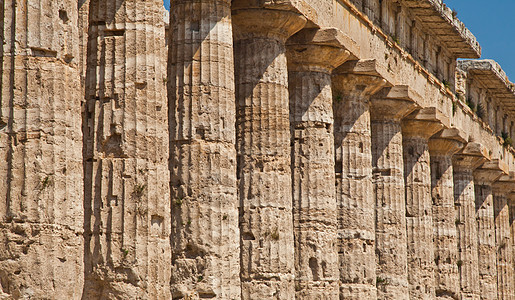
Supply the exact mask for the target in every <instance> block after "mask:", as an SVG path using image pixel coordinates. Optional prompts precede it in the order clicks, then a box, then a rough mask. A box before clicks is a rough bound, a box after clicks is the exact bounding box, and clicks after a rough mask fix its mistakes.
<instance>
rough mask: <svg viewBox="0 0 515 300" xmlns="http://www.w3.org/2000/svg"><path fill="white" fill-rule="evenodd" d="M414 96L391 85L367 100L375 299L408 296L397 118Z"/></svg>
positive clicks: (408, 108)
mask: <svg viewBox="0 0 515 300" xmlns="http://www.w3.org/2000/svg"><path fill="white" fill-rule="evenodd" d="M416 97H418V95H416V93H415V92H414V91H412V90H411V89H410V88H409V87H407V86H394V87H392V88H384V89H383V90H382V91H381V92H379V93H378V94H376V95H375V96H374V97H373V98H372V100H371V108H370V117H371V129H372V172H373V185H374V194H375V196H376V226H375V228H376V250H375V253H376V266H377V270H376V277H377V278H376V286H377V298H378V299H392V300H393V299H395V300H401V299H408V298H409V291H408V270H407V238H406V202H405V198H406V197H405V190H404V187H405V186H404V162H403V153H402V132H401V119H402V118H403V117H404V116H406V115H408V114H409V113H411V112H412V111H413V110H414V109H415V108H416V104H415V101H414V99H415V98H416Z"/></svg>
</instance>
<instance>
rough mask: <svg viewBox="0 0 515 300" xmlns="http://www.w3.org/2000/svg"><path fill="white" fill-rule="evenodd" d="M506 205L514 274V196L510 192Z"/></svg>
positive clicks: (514, 277)
mask: <svg viewBox="0 0 515 300" xmlns="http://www.w3.org/2000/svg"><path fill="white" fill-rule="evenodd" d="M507 197H508V205H509V208H508V210H509V213H510V220H509V221H510V239H511V250H512V256H511V259H512V264H511V265H512V270H514V272H515V194H514V193H513V192H512V193H511V194H509V195H508V196H507ZM513 281H514V284H515V275H513Z"/></svg>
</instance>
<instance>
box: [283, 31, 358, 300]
mask: <svg viewBox="0 0 515 300" xmlns="http://www.w3.org/2000/svg"><path fill="white" fill-rule="evenodd" d="M343 37H344V36H343V34H342V33H341V32H339V31H337V30H334V29H331V28H327V29H320V30H310V29H306V30H303V31H300V32H299V33H297V34H295V35H294V36H293V37H291V38H290V39H289V41H288V43H287V52H286V54H287V59H288V71H289V72H288V79H289V86H288V87H289V94H290V126H291V127H290V128H291V137H292V159H291V160H292V162H291V164H292V184H293V185H292V187H293V190H292V192H293V226H294V229H293V230H294V238H295V295H296V296H295V297H296V299H328V300H329V299H337V298H338V290H339V289H338V282H339V281H338V277H339V274H338V267H337V266H338V250H337V245H336V241H337V225H338V224H337V223H338V220H337V203H336V198H335V185H334V181H335V169H334V135H333V109H332V101H333V93H332V90H331V72H332V70H333V69H334V68H335V67H337V66H338V65H341V64H342V63H343V62H344V61H345V60H346V59H347V58H348V57H349V56H350V52H349V51H348V50H346V49H345V48H343V46H344V45H342V39H343Z"/></svg>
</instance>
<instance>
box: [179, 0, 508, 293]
mask: <svg viewBox="0 0 515 300" xmlns="http://www.w3.org/2000/svg"><path fill="white" fill-rule="evenodd" d="M172 2H173V3H172V11H171V15H172V18H171V21H172V23H171V28H172V30H173V33H172V34H171V39H172V40H171V41H172V42H171V43H170V46H171V52H170V53H171V56H170V58H171V61H170V64H171V68H172V71H171V72H170V78H172V79H174V80H175V81H172V82H171V86H170V89H169V91H170V95H169V96H170V97H169V98H170V103H171V114H170V120H173V121H172V122H171V124H172V125H171V127H170V132H171V137H172V138H171V149H172V150H171V151H172V153H174V151H177V153H183V154H181V155H178V154H177V155H172V157H175V158H173V159H172V170H171V171H172V177H174V176H176V179H175V180H174V179H172V193H173V194H174V196H173V197H172V203H176V205H175V208H173V209H172V211H173V215H172V224H173V226H174V227H173V228H174V233H173V234H172V241H173V247H172V248H173V249H172V251H173V252H174V254H173V260H172V263H173V265H174V266H173V268H174V271H173V272H172V274H173V275H172V296H173V297H184V296H193V297H195V295H198V296H201V297H221V298H224V299H232V298H239V297H240V285H241V297H242V298H244V299H255V298H263V299H293V298H295V297H297V298H317V299H335V298H337V297H338V295H339V297H340V298H342V299H374V298H379V299H408V298H416V299H434V298H442V299H444V298H460V297H461V298H468V297H470V298H477V297H479V296H480V295H484V294H485V293H486V292H483V291H480V290H479V289H480V287H481V289H482V286H483V283H482V284H481V285H480V284H479V283H480V278H481V280H482V281H481V282H483V281H484V282H485V283H484V285H485V286H487V285H488V280H490V281H491V278H490V279H488V276H487V275H488V274H486V273H488V272H487V271H485V274H484V276H483V273H480V268H479V264H480V262H482V260H481V258H483V259H485V260H486V259H491V257H492V256H491V255H485V254H482V252H481V251H480V250H479V249H480V245H481V246H482V245H483V244H482V243H483V241H482V240H481V239H480V238H479V236H478V232H482V230H486V229H483V227H484V228H488V230H490V233H489V234H494V235H495V240H496V242H495V247H498V250H497V253H496V255H495V257H497V260H498V261H497V262H491V261H489V262H485V265H486V266H488V267H490V268H495V266H497V269H499V270H498V272H496V273H497V274H499V275H498V278H497V281H496V283H497V286H498V288H497V289H496V290H497V293H499V297H501V298H502V297H503V296H502V295H503V293H505V292H508V291H512V290H513V286H512V285H513V283H512V282H510V283H508V281H510V280H511V281H512V280H513V279H509V278H512V277H513V276H512V275H510V271H509V270H508V269H506V266H508V265H509V263H508V262H507V261H508V260H510V258H509V257H507V255H506V254H504V253H505V252H506V253H507V251H509V250H503V251H501V250H500V249H501V248H500V245H504V244H506V246H504V247H511V246H510V245H511V243H509V242H506V241H505V243H502V242H499V241H501V240H503V241H504V240H505V239H507V238H509V236H508V234H507V233H509V230H507V229H506V228H508V227H507V226H509V220H508V218H509V216H508V214H507V212H508V210H506V213H503V214H500V213H498V214H497V217H495V215H494V214H493V213H494V210H493V209H490V212H492V214H490V213H487V214H480V213H479V211H478V212H476V209H475V203H478V201H479V200H477V199H478V198H481V197H483V198H484V197H485V194H484V193H485V191H486V193H488V188H486V189H485V191H476V190H475V189H474V180H475V179H474V173H473V171H474V170H475V169H476V168H478V167H480V166H482V165H483V163H484V162H485V161H486V158H487V157H488V155H486V154H485V153H484V152H481V151H480V150H481V148H480V147H479V145H478V144H474V143H468V144H467V143H466V142H467V141H466V139H465V138H464V136H463V135H462V134H461V133H460V132H459V131H457V130H453V129H449V121H448V120H447V119H446V117H445V116H443V115H442V114H441V113H439V112H438V111H437V110H436V109H432V108H426V109H420V108H418V107H417V106H416V104H415V97H416V95H415V94H414V93H413V92H412V91H411V90H410V89H409V88H408V87H402V86H397V87H393V88H383V87H384V86H385V85H386V82H385V80H383V79H382V77H381V75H380V72H379V71H378V69H377V67H376V66H375V62H374V61H358V62H356V61H354V62H348V63H345V64H344V62H345V61H346V60H348V59H350V57H351V53H350V52H349V51H348V50H346V49H345V46H344V43H342V39H344V36H340V34H341V33H339V32H338V31H337V30H335V29H321V30H317V29H302V27H303V26H304V25H305V22H306V21H305V19H304V18H303V17H302V16H300V15H299V14H297V13H295V12H293V11H290V10H283V9H284V7H276V9H263V8H257V7H253V6H249V5H248V3H245V1H233V3H232V11H231V3H229V1H204V2H202V1H200V2H195V3H194V4H191V3H189V2H188V3H186V2H183V1H172ZM196 5H197V6H198V7H197V6H196ZM195 8H197V9H196V10H195ZM192 15H194V16H196V17H194V18H191V16H192ZM231 19H232V20H231ZM301 29H302V30H301ZM181 30H182V31H181ZM231 31H232V32H233V35H230V34H220V32H225V33H228V32H231ZM190 35H191V38H186V37H189V36H190ZM231 37H233V38H234V41H233V40H232V39H231ZM232 43H234V49H233V50H234V51H231V49H232ZM190 47H191V48H190ZM186 48H188V51H186ZM232 53H234V57H233V55H232ZM233 59H234V61H233ZM340 65H341V67H338V66H340ZM232 66H234V68H235V69H234V70H235V71H234V76H235V77H234V78H235V81H233V77H232V72H231V71H232V70H231V67H232ZM337 67H338V68H337ZM336 68H337V69H336ZM334 69H336V70H335V71H333V70H334ZM183 74H184V76H183ZM186 74H187V75H188V76H185V75H186ZM233 91H234V94H233ZM379 91H380V92H379ZM219 95H223V96H224V97H219ZM233 95H234V102H232V100H233V98H232V97H233ZM215 100H216V101H215ZM232 103H235V104H236V105H235V106H232ZM234 117H235V119H234ZM435 134H437V135H435ZM465 145H466V147H465V148H463V146H465ZM462 148H463V150H461V152H460V153H459V155H454V156H453V154H454V153H456V152H457V151H459V150H460V149H462ZM197 149H203V151H200V150H197ZM222 154H223V155H222ZM192 157H194V158H195V159H199V161H196V160H194V159H191V158H192ZM183 164H186V165H185V166H183ZM194 164H195V165H196V166H195V165H194ZM222 169H223V171H224V172H221V171H220V170H222ZM231 170H236V173H235V174H236V177H233V176H231V174H234V173H233V172H232V171H231ZM222 174H225V176H223V175H222ZM478 174H479V173H478ZM477 176H479V175H477ZM478 178H479V177H478ZM480 180H483V177H481V179H476V181H480ZM494 181H495V180H493V181H491V182H489V184H490V185H491V184H492V183H493V182H494ZM333 182H334V186H333ZM481 182H482V184H484V182H483V181H481ZM236 189H237V190H238V193H236ZM487 198H488V197H487ZM496 199H497V198H496ZM503 199H504V200H503ZM503 201H504V202H503ZM506 202H507V201H506V197H504V198H503V197H501V196H499V200H498V204H497V205H498V206H497V205H496V206H495V207H498V208H497V209H496V210H495V211H499V212H501V211H503V212H504V209H507V207H508V206H507V205H506ZM179 203H180V204H179ZM238 203H239V205H238ZM483 203H484V202H483ZM496 203H497V202H496ZM503 203H504V204H503ZM237 209H239V224H238V218H237V212H236V211H237ZM374 218H375V219H374ZM476 218H477V220H476ZM483 219H485V222H490V225H488V226H490V227H488V226H487V225H485V223H484V222H483V221H482V220H483ZM184 220H191V222H189V221H188V223H186V224H187V225H184V224H185V222H184ZM494 220H495V222H496V223H499V224H497V225H495V224H493V225H492V222H493V221H494ZM492 230H493V231H492ZM238 236H239V241H238V240H237V238H236V237H238ZM490 238H491V236H490ZM221 241H223V244H222V243H221ZM481 249H482V248H481ZM503 249H505V248H503ZM506 249H508V248H506ZM238 251H239V252H238ZM478 251H479V252H478ZM238 254H239V255H238ZM224 267H225V269H224ZM238 268H239V269H238ZM501 268H503V269H501ZM489 271H491V270H489ZM238 273H241V276H239V277H238V276H237V274H238ZM490 273H492V272H490ZM494 273H495V272H494ZM510 276H511V277H510ZM483 278H484V280H483ZM508 285H511V287H510V288H508ZM485 289H486V287H485Z"/></svg>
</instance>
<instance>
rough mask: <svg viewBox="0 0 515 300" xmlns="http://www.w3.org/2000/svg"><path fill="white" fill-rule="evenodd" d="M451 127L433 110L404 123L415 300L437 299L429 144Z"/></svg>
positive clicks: (411, 285)
mask: <svg viewBox="0 0 515 300" xmlns="http://www.w3.org/2000/svg"><path fill="white" fill-rule="evenodd" d="M448 126H449V119H448V118H447V117H446V116H445V115H443V114H442V113H441V112H440V111H439V110H437V109H436V108H433V107H429V108H423V109H420V110H417V111H415V112H413V113H411V114H410V115H408V116H407V117H406V118H405V119H404V120H403V121H402V148H403V150H404V151H403V152H404V177H405V182H406V234H407V239H408V282H409V293H410V298H411V299H434V298H435V295H436V294H435V279H434V269H435V261H434V248H433V208H432V204H433V203H432V199H431V165H430V157H429V146H428V140H429V138H430V137H431V136H432V135H434V134H435V133H437V132H438V131H440V130H442V129H443V128H444V127H448Z"/></svg>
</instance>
